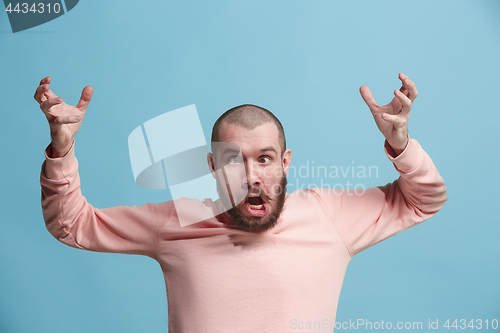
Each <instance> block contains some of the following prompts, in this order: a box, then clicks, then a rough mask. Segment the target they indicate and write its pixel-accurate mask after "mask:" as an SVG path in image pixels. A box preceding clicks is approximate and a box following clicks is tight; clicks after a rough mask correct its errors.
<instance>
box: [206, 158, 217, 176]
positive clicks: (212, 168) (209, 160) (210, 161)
mask: <svg viewBox="0 0 500 333" xmlns="http://www.w3.org/2000/svg"><path fill="white" fill-rule="evenodd" d="M207 163H208V167H209V168H210V172H211V173H212V177H214V179H217V177H216V174H215V158H214V155H213V154H212V153H208V154H207Z"/></svg>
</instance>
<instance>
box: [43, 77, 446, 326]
mask: <svg viewBox="0 0 500 333" xmlns="http://www.w3.org/2000/svg"><path fill="white" fill-rule="evenodd" d="M399 78H400V80H401V81H402V87H401V89H400V90H395V91H394V94H395V97H394V99H393V100H392V101H391V102H390V103H389V104H387V105H385V106H378V105H377V103H376V102H375V100H374V98H373V96H372V94H371V92H370V90H369V88H368V87H366V86H363V87H361V88H360V92H361V95H362V97H363V99H364V101H365V102H366V104H367V105H368V107H369V108H370V110H371V112H372V114H373V117H374V119H375V122H376V124H377V126H378V128H379V129H380V131H381V132H382V134H383V135H384V137H385V139H386V141H385V150H386V154H387V155H388V158H389V159H390V160H391V161H392V162H393V164H394V166H395V167H396V170H397V171H398V172H399V173H400V177H399V178H398V179H397V180H395V181H394V182H393V183H389V184H387V185H385V186H381V187H376V188H370V189H368V190H366V191H365V192H364V193H362V194H360V195H358V194H356V193H354V192H353V191H347V190H344V191H338V190H332V189H307V190H300V191H295V192H293V193H291V194H289V195H288V194H286V191H285V188H286V175H287V172H288V169H289V166H290V162H291V157H292V154H291V151H290V149H287V148H286V141H285V135H284V131H283V127H282V126H281V123H280V122H279V121H278V119H276V117H274V115H272V113H270V112H269V111H267V110H265V109H263V108H260V107H257V106H253V105H243V106H239V107H236V108H233V109H231V110H229V111H227V112H226V113H225V114H224V115H222V116H221V117H220V118H219V120H218V121H217V122H216V123H215V125H214V129H213V133H212V142H221V143H226V144H227V145H222V146H221V147H222V148H221V147H219V148H216V149H213V150H212V154H209V155H208V157H207V160H208V164H209V167H210V169H211V171H212V173H213V175H214V177H216V178H217V184H218V185H217V186H218V190H219V193H220V196H221V199H220V200H217V201H215V202H212V201H211V200H205V201H203V202H199V201H196V200H190V199H184V198H183V199H179V200H178V201H181V203H183V202H184V204H185V205H192V207H193V210H196V208H197V207H201V206H200V205H203V207H207V206H209V207H211V208H212V209H213V211H214V212H216V213H215V214H214V215H216V216H215V217H213V218H209V219H206V220H203V221H196V222H197V223H193V224H190V225H188V226H185V227H181V226H180V224H179V218H178V212H177V211H176V207H177V205H176V206H174V202H173V201H169V202H164V203H160V204H152V203H150V204H146V205H143V206H140V207H137V206H133V207H125V206H122V207H112V208H107V209H96V208H94V207H92V206H91V205H90V204H89V203H88V202H87V201H86V199H85V198H84V197H83V196H82V194H81V192H80V180H79V176H78V164H77V160H76V158H75V155H74V139H73V137H74V135H75V133H76V132H77V131H78V129H79V128H80V125H81V123H82V120H83V117H84V115H85V112H86V110H87V106H88V104H89V102H90V100H91V97H92V87H90V86H88V87H85V88H84V90H83V92H82V96H81V99H80V101H79V103H78V105H76V106H70V105H67V104H65V103H63V102H62V99H61V98H60V97H58V96H56V95H55V94H54V93H53V92H52V91H51V90H50V88H49V83H50V78H49V77H47V78H44V79H43V80H42V81H41V82H40V86H39V87H38V88H37V90H36V93H35V99H36V100H37V101H38V102H39V103H40V107H41V109H42V110H43V112H44V113H45V115H46V117H47V120H48V121H49V125H50V129H51V137H52V142H51V144H50V145H49V146H48V147H47V149H46V160H45V162H44V164H43V166H42V172H41V179H40V181H41V185H42V208H43V214H44V219H45V222H46V224H47V229H48V230H49V231H50V232H51V234H52V235H53V236H54V237H56V238H57V239H58V240H60V241H61V242H63V243H65V244H67V245H70V246H73V247H76V248H80V249H86V250H91V251H101V252H120V253H131V254H143V255H147V256H150V257H151V258H153V259H155V260H157V261H158V262H159V263H160V266H161V267H162V270H163V274H164V277H165V283H166V289H167V298H168V315H169V332H294V331H296V329H297V328H306V327H301V326H300V325H301V323H302V325H304V323H309V324H310V325H311V323H313V324H312V325H314V327H312V326H311V327H310V329H315V330H316V331H329V332H331V331H332V330H333V324H332V323H334V322H335V313H336V310H337V302H338V298H339V295H340V290H341V287H342V281H343V278H344V274H345V271H346V268H347V265H348V263H349V261H350V260H351V258H352V257H353V256H354V255H355V254H357V253H359V252H360V251H362V250H364V249H366V248H367V247H369V246H372V245H374V244H376V243H378V242H380V241H382V240H384V239H386V238H388V237H390V236H392V235H394V234H395V233H397V232H399V231H402V230H404V229H407V228H409V227H411V226H414V225H416V224H418V223H420V222H422V221H424V220H426V219H428V218H430V217H431V216H432V215H434V214H435V213H436V212H437V211H438V210H439V209H441V207H442V206H443V205H444V203H445V202H446V200H447V194H446V187H445V185H444V181H443V179H442V178H441V176H440V175H439V173H438V171H437V169H436V168H435V167H434V165H433V163H432V161H431V159H430V158H429V156H428V155H427V154H426V153H425V152H424V151H423V150H422V148H421V147H420V145H419V144H418V143H417V142H416V141H415V140H414V139H410V138H409V136H408V132H407V123H408V118H409V114H410V108H411V104H412V102H413V101H414V100H415V98H416V97H417V94H418V93H417V90H416V88H415V85H414V83H413V82H412V81H411V80H409V79H408V78H407V77H406V76H405V75H404V74H401V73H400V74H399ZM231 145H232V146H233V147H237V149H226V148H227V147H230V146H231ZM224 147H225V148H224ZM238 166H244V168H243V170H244V172H243V173H244V175H242V174H241V172H238V171H235V172H233V171H234V170H233V169H234V168H236V170H242V169H241V168H238ZM221 167H223V169H224V170H226V172H225V173H224V174H223V175H222V176H221V172H219V171H218V170H220V169H221ZM231 170H233V171H231ZM222 177H225V178H224V179H223V178H222ZM228 184H233V185H234V184H240V185H241V186H240V188H239V189H238V186H236V187H232V186H227V185H228ZM235 188H236V190H234V189H235ZM232 190H234V191H235V192H236V193H232ZM242 191H243V192H242ZM242 193H244V196H243V197H242V199H241V200H237V201H236V202H234V200H233V202H231V198H234V197H238V196H241V194H242ZM227 209H229V210H227ZM226 210H227V211H226ZM329 323H330V324H329Z"/></svg>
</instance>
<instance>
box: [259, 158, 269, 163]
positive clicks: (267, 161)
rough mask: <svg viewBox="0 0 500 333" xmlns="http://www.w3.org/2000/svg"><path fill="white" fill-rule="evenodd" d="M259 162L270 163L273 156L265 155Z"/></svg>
mask: <svg viewBox="0 0 500 333" xmlns="http://www.w3.org/2000/svg"><path fill="white" fill-rule="evenodd" d="M259 162H260V163H263V164H268V163H269V162H271V158H270V157H269V156H263V157H261V158H260V159H259Z"/></svg>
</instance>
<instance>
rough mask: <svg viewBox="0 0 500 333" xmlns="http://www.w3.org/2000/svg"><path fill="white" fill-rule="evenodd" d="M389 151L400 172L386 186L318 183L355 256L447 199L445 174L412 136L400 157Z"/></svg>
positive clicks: (435, 209) (430, 213)
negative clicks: (338, 186) (340, 187)
mask: <svg viewBox="0 0 500 333" xmlns="http://www.w3.org/2000/svg"><path fill="white" fill-rule="evenodd" d="M385 152H386V154H387V156H388V158H389V159H390V160H391V161H392V162H393V164H394V167H395V168H396V170H397V172H398V173H399V175H400V177H399V178H398V179H397V180H395V181H394V182H392V183H388V184H387V185H385V186H380V187H374V188H369V189H366V190H365V191H363V192H362V193H360V192H361V191H360V190H359V188H358V189H357V190H356V191H357V192H356V191H354V190H342V191H339V190H335V189H326V190H325V189H316V190H315V191H316V192H317V194H318V195H319V197H320V198H321V200H322V201H323V204H324V205H325V207H326V209H327V211H328V213H329V214H330V217H331V219H332V222H333V224H334V226H335V228H336V230H337V232H338V233H339V235H340V237H341V238H342V240H343V241H344V243H345V245H346V247H347V250H348V251H349V253H350V255H351V257H352V256H354V255H355V254H357V253H359V252H361V251H362V250H364V249H366V248H368V247H370V246H372V245H374V244H376V243H378V242H380V241H382V240H384V239H386V238H388V237H390V236H392V235H394V234H396V233H398V232H400V231H402V230H405V229H407V228H410V227H412V226H414V225H416V224H418V223H420V222H422V221H425V220H427V219H429V218H430V217H432V216H433V215H434V214H436V213H437V212H438V211H439V210H440V209H441V208H442V207H443V205H444V203H445V202H446V200H447V199H448V196H447V193H446V186H445V184H444V180H443V178H442V177H441V176H440V175H439V172H438V170H437V169H436V167H435V166H434V164H433V163H432V160H431V159H430V157H429V156H428V155H427V153H426V152H425V151H424V150H423V149H422V147H421V146H420V144H419V143H418V142H417V141H416V140H414V139H409V142H408V145H407V146H406V148H405V150H404V151H403V152H402V153H401V154H399V155H398V156H397V157H393V156H392V153H393V151H392V148H391V147H390V146H389V144H388V143H387V141H386V142H385Z"/></svg>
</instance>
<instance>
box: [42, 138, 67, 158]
mask: <svg viewBox="0 0 500 333" xmlns="http://www.w3.org/2000/svg"><path fill="white" fill-rule="evenodd" d="M72 146H73V140H71V142H70V144H69V145H64V146H62V147H61V146H58V145H54V142H51V143H50V145H49V149H48V150H47V155H48V156H49V157H50V158H59V157H64V156H66V154H68V152H69V151H70V150H71V147H72Z"/></svg>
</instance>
